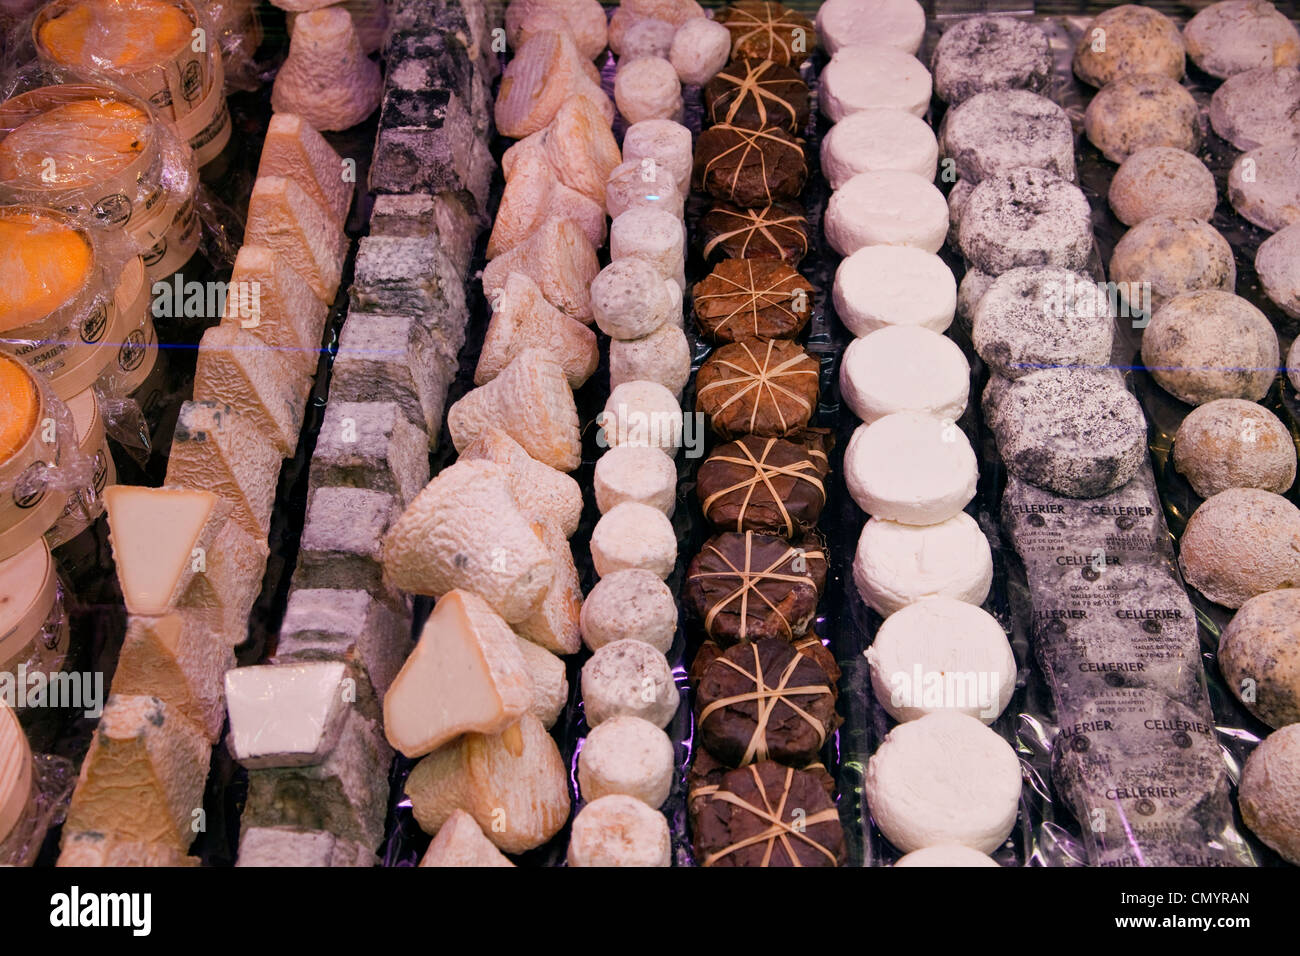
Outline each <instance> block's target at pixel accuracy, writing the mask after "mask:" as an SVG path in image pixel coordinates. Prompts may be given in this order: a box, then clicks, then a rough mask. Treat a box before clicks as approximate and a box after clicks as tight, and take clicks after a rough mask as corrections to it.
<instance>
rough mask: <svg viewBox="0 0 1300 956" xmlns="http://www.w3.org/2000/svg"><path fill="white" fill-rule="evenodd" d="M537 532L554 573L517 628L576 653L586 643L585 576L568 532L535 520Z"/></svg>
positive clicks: (557, 649) (555, 650)
mask: <svg viewBox="0 0 1300 956" xmlns="http://www.w3.org/2000/svg"><path fill="white" fill-rule="evenodd" d="M533 532H534V533H535V534H536V535H537V537H538V538H539V539H540V540H541V542H542V544H543V545H545V547H546V550H547V552H548V553H549V554H550V555H551V566H552V568H553V569H554V573H553V574H552V576H551V585H550V587H549V588H547V590H546V596H545V597H544V598H542V603H541V604H540V605H538V606H537V608H536V610H534V611H533V613H532V614H530V615H528V616H527V617H526V618H524V619H523V620H522V621H518V622H516V623H515V631H516V632H517V633H518V634H519V636H520V637H522V638H524V639H526V640H528V641H531V642H532V643H534V644H536V645H538V646H539V647H544V648H546V650H548V651H550V652H551V653H553V654H573V653H576V652H577V650H578V648H580V647H581V646H582V626H581V624H580V623H579V615H581V613H582V579H581V578H580V577H579V575H578V568H577V565H575V564H574V561H573V549H572V548H571V547H570V546H569V539H568V538H566V537H565V536H564V532H563V531H561V530H560V529H559V528H557V527H556V526H555V525H554V524H552V523H551V522H549V521H540V522H534V524H533ZM548 726H549V725H548Z"/></svg>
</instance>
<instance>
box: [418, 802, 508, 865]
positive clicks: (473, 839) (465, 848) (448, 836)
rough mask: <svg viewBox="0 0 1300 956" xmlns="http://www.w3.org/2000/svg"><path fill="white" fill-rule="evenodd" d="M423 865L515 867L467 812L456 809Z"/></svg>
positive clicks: (424, 857)
mask: <svg viewBox="0 0 1300 956" xmlns="http://www.w3.org/2000/svg"><path fill="white" fill-rule="evenodd" d="M420 866H479V867H489V866H514V864H513V863H511V862H510V861H509V860H508V859H506V857H505V854H503V853H502V852H501V851H500V850H498V849H497V848H496V847H495V846H493V845H492V841H491V840H489V839H488V838H487V837H485V836H484V835H483V830H482V829H481V828H480V827H479V825H478V824H477V823H476V822H475V821H474V818H473V817H471V816H470V815H469V814H468V813H466V812H465V811H464V810H457V811H456V812H455V813H453V814H452V815H451V817H450V818H448V820H447V822H446V823H444V824H443V825H442V829H440V830H439V831H438V835H437V836H435V837H434V838H433V842H432V843H430V844H429V849H428V850H426V851H425V853H424V856H423V857H421V858H420Z"/></svg>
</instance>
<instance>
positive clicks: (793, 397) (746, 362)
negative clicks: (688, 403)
mask: <svg viewBox="0 0 1300 956" xmlns="http://www.w3.org/2000/svg"><path fill="white" fill-rule="evenodd" d="M819 388H820V366H819V365H818V363H817V360H816V359H814V358H813V357H812V356H811V355H809V354H808V353H807V352H805V351H804V350H803V349H801V348H800V347H799V346H798V345H796V344H795V343H793V342H787V341H784V340H781V339H772V340H770V341H767V342H761V341H758V340H753V339H750V340H746V341H743V342H733V343H732V344H731V345H724V346H722V347H721V348H718V349H716V350H715V351H714V353H713V354H712V355H710V356H709V358H708V360H707V361H705V363H704V364H703V365H702V366H701V367H700V371H699V374H698V375H697V376H696V379H695V408H696V411H699V412H702V413H703V414H705V415H707V416H709V421H710V424H711V425H712V427H713V430H714V431H715V432H716V433H717V434H719V435H721V436H722V437H724V438H735V437H737V436H739V435H746V434H748V435H762V436H770V437H778V438H780V437H784V436H786V435H789V434H790V433H791V432H795V431H798V430H800V429H802V428H804V427H805V426H806V425H807V424H808V420H809V419H810V418H811V417H812V414H813V412H814V411H816V409H817V396H818V393H819Z"/></svg>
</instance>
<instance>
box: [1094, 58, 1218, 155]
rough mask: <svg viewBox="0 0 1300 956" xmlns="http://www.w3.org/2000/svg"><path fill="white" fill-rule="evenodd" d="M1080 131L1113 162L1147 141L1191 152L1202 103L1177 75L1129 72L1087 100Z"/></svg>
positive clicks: (1197, 138)
mask: <svg viewBox="0 0 1300 956" xmlns="http://www.w3.org/2000/svg"><path fill="white" fill-rule="evenodd" d="M1083 127H1084V131H1085V132H1086V133H1087V134H1088V140H1089V142H1091V143H1092V145H1094V146H1096V147H1097V148H1098V149H1099V150H1101V152H1102V155H1104V156H1105V157H1106V158H1107V159H1109V160H1110V161H1111V162H1112V163H1122V162H1124V160H1126V159H1128V157H1130V156H1132V155H1133V154H1134V153H1136V152H1137V151H1138V150H1140V149H1145V148H1146V147H1148V146H1172V147H1173V148H1175V149H1182V150H1186V151H1187V152H1189V153H1190V152H1195V150H1196V147H1197V146H1198V145H1199V143H1200V141H1201V127H1200V107H1199V106H1198V105H1197V103H1196V100H1195V99H1194V98H1193V97H1192V94H1191V93H1189V92H1188V91H1187V89H1186V88H1185V87H1183V86H1182V84H1180V83H1179V82H1178V81H1177V80H1172V79H1170V78H1169V77H1167V76H1164V75H1162V74H1159V73H1130V74H1129V75H1128V76H1121V77H1120V78H1119V79H1117V80H1115V81H1114V82H1112V83H1107V84H1106V85H1105V86H1103V87H1102V88H1101V89H1100V90H1098V91H1097V95H1096V96H1094V97H1093V98H1092V101H1091V102H1090V103H1089V104H1088V109H1087V111H1086V112H1085V113H1084V117H1083Z"/></svg>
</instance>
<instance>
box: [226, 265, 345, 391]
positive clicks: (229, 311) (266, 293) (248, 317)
mask: <svg viewBox="0 0 1300 956" xmlns="http://www.w3.org/2000/svg"><path fill="white" fill-rule="evenodd" d="M328 316H329V305H328V303H325V302H322V301H321V300H320V299H318V298H317V297H316V293H315V292H313V291H312V288H311V286H310V285H308V284H307V280H305V279H304V278H303V277H302V276H300V275H299V274H298V273H297V272H296V271H295V270H294V269H293V267H292V266H291V265H290V264H289V262H288V261H287V260H286V259H284V258H283V257H282V256H281V255H280V254H279V253H278V252H276V251H275V250H274V249H272V248H269V247H267V246H258V245H255V244H253V243H252V242H245V243H244V245H243V246H241V247H240V250H239V254H238V255H236V256H235V267H234V270H233V271H232V272H231V274H230V287H229V291H228V292H227V294H226V309H225V313H224V315H223V316H222V319H221V321H222V323H224V324H227V325H231V324H234V325H238V326H239V327H241V328H243V329H246V330H247V331H249V332H251V333H252V334H253V335H255V336H257V338H259V339H261V340H262V341H263V342H265V343H266V344H267V346H268V347H270V348H271V349H273V350H274V351H275V352H276V354H278V355H279V356H280V357H281V358H282V359H284V361H285V363H286V364H288V365H289V366H290V367H291V368H293V370H294V372H295V373H296V374H297V375H298V376H299V377H300V378H301V379H302V380H303V381H306V380H307V379H310V378H311V377H312V376H313V375H315V374H316V367H317V366H318V365H319V364H320V356H321V340H322V337H323V335H324V332H325V320H326V319H327V318H328Z"/></svg>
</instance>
